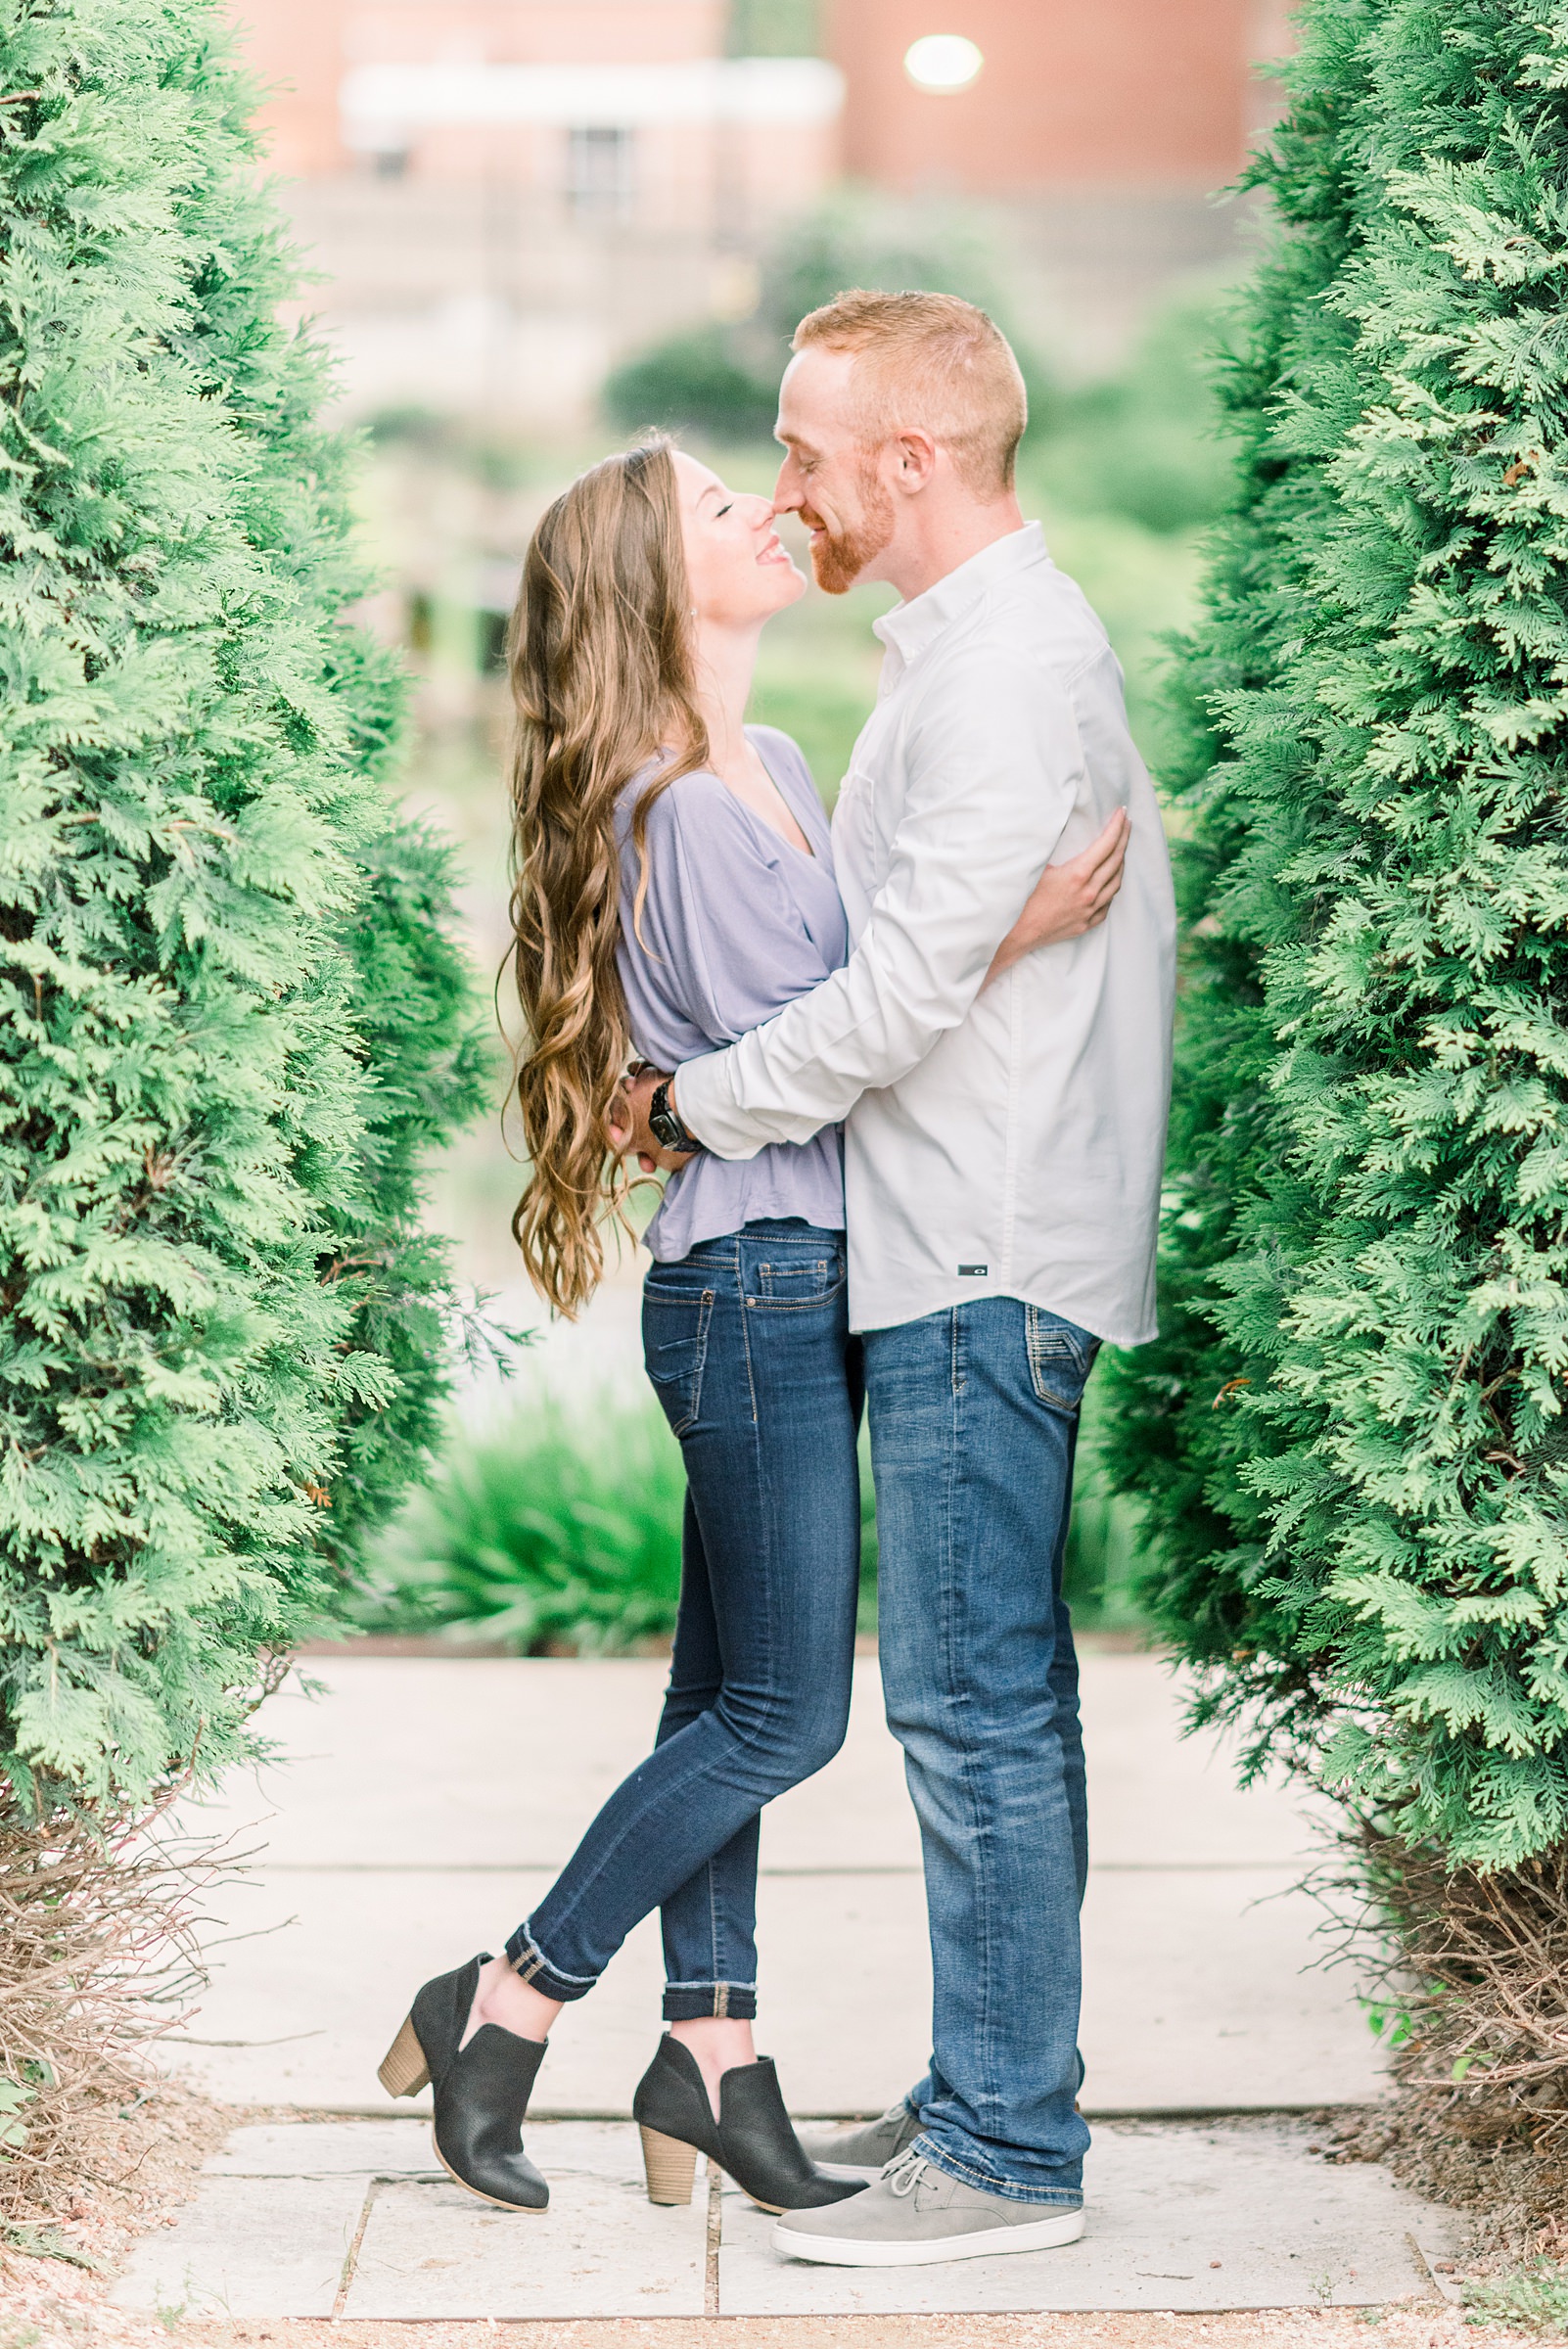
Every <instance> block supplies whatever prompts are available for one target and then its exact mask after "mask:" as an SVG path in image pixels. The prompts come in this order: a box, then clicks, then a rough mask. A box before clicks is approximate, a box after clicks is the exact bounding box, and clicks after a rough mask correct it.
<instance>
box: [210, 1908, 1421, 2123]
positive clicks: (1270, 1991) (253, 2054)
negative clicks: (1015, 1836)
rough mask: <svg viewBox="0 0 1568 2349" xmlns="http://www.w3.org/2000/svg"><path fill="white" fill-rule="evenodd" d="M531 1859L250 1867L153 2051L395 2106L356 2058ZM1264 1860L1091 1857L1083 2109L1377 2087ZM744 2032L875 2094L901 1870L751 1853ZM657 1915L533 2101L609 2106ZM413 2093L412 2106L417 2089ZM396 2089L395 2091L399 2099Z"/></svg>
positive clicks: (911, 1958) (898, 1938) (916, 2012)
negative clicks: (357, 1867)
mask: <svg viewBox="0 0 1568 2349" xmlns="http://www.w3.org/2000/svg"><path fill="white" fill-rule="evenodd" d="M548 1881H549V1879H548V1878H547V1877H546V1876H544V1875H542V1874H528V1875H524V1874H518V1875H515V1876H500V1875H497V1876H488V1875H445V1874H438V1873H436V1872H434V1871H433V1872H430V1873H426V1872H424V1871H415V1872H412V1873H409V1874H405V1875H396V1876H368V1877H356V1876H332V1875H322V1876H302V1877H301V1876H295V1877H274V1876H270V1875H265V1876H261V1877H259V1878H256V1879H254V1880H253V1881H252V1882H251V1883H249V1884H241V1885H237V1886H234V1887H232V1888H229V1889H228V1890H227V1891H226V1892H225V1894H224V1896H223V1898H222V1901H221V1903H219V1904H217V1907H218V1908H219V1910H220V1911H221V1912H222V1914H223V1918H224V1927H225V1930H226V1931H228V1932H232V1933H235V1934H237V1935H240V1936H241V1938H239V1939H236V1940H234V1941H232V1942H223V1943H221V1944H220V1945H219V1946H218V1947H217V1948H216V1950H215V1952H214V1964H213V1974H212V1984H211V1988H210V1990H209V1991H208V1996H207V1998H206V2000H205V2001H204V2004H203V2006H202V2009H201V2012H200V2013H199V2014H198V2015H197V2016H195V2017H194V2018H192V2019H191V2020H189V2021H188V2022H187V2023H186V2024H185V2025H184V2026H183V2028H182V2031H181V2034H180V2042H181V2044H178V2045H176V2044H174V2043H172V2042H170V2043H165V2046H166V2050H167V2052H166V2057H165V2059H166V2060H167V2061H169V2062H170V2063H172V2064H175V2065H177V2067H178V2068H179V2069H180V2070H181V2071H183V2072H184V2073H185V2074H186V2075H187V2076H188V2077H190V2078H193V2079H194V2080H196V2081H197V2082H199V2083H200V2084H201V2085H202V2086H204V2087H205V2088H206V2089H207V2090H208V2092H209V2093H211V2094H212V2095H215V2096H219V2097H221V2098H223V2099H225V2100H226V2101H230V2102H235V2103H255V2104H299V2105H305V2106H309V2107H312V2108H314V2109H316V2110H322V2109H325V2110H332V2109H334V2108H338V2109H346V2110H348V2111H358V2112H365V2111H378V2110H384V2111H386V2112H387V2114H388V2117H389V2118H391V2117H392V2114H393V2113H394V2112H395V2111H397V2110H398V2109H399V2108H398V2107H395V2106H393V2105H392V2104H391V2103H390V2102H389V2101H388V2100H387V2099H385V2098H384V2097H383V2096H382V2092H381V2089H380V2087H379V2085H378V2083H377V2080H376V2077H375V2071H376V2065H377V2063H378V2062H379V2061H380V2059H381V2056H382V2055H383V2053H384V2052H385V2050H386V2048H387V2045H388V2043H389V2041H390V2040H391V2038H392V2033H393V2032H394V2031H395V2029H396V2027H397V2024H398V2022H399V2021H400V2020H401V2017H402V2015H403V2013H404V2011H405V2010H406V2007H407V2004H408V2000H409V1997H410V1995H411V1993H412V1992H413V1990H414V1989H415V1988H416V1987H417V1985H418V1984H419V1983H420V1982H421V1981H423V1980H425V1979H426V1978H427V1976H429V1975H431V1974H434V1973H438V1972H440V1971H443V1970H444V1969H445V1968H446V1967H447V1966H450V1965H451V1964H453V1963H454V1962H456V1961H457V1960H458V1959H459V1958H461V1957H465V1956H467V1955H468V1954H469V1953H470V1952H472V1951H474V1950H477V1949H482V1948H483V1949H498V1948H499V1947H500V1944H501V1941H502V1939H504V1937H505V1935H506V1933H507V1932H509V1931H510V1929H511V1927H512V1925H513V1924H515V1923H516V1922H517V1921H518V1919H519V1918H520V1917H522V1916H524V1915H525V1914H526V1913H527V1911H528V1910H529V1908H530V1906H531V1904H532V1903H533V1902H534V1901H536V1900H537V1899H538V1897H539V1895H540V1894H541V1893H542V1892H543V1891H544V1890H545V1887H546V1885H547V1883H548ZM1291 1886H1292V1870H1291V1869H1290V1867H1288V1866H1287V1867H1284V1868H1274V1869H1267V1868H1257V1869H1213V1870H1197V1871H1187V1872H1183V1873H1179V1874H1172V1875H1158V1874H1142V1873H1127V1874H1118V1873H1115V1872H1107V1873H1104V1874H1098V1875H1095V1876H1093V1877H1092V1878H1091V1881H1090V1889H1089V1898H1088V1903H1087V1906H1086V1909H1085V1912H1084V2025H1083V2046H1084V2061H1085V2063H1086V2065H1087V2067H1088V2077H1087V2080H1086V2082H1085V2086H1084V2105H1085V2109H1086V2110H1090V2111H1094V2110H1099V2111H1111V2112H1137V2111H1145V2112H1161V2111H1166V2112H1169V2111H1206V2110H1207V2111H1216V2110H1259V2109H1268V2108H1271V2107H1277V2106H1281V2105H1298V2106H1301V2105H1314V2104H1328V2103H1355V2102H1360V2101H1364V2100H1367V2099H1370V2098H1372V2097H1374V2096H1378V2095H1380V2094H1382V2093H1384V2088H1385V2080H1384V2074H1383V2071H1382V2066H1381V2058H1380V2055H1379V2050H1378V2049H1377V2046H1376V2043H1375V2042H1374V2040H1373V2039H1372V2036H1371V2034H1370V2032H1369V2031H1368V2030H1367V2028H1366V2026H1365V2023H1364V2021H1363V2019H1362V2016H1361V2013H1360V2008H1359V2007H1358V2006H1357V2004H1355V2001H1354V1998H1353V1996H1352V1995H1351V1994H1352V1985H1351V1983H1350V1982H1349V1980H1348V1979H1347V1977H1346V1976H1345V1974H1344V1973H1343V1971H1341V1970H1334V1971H1324V1970H1323V1969H1322V1968H1321V1967H1314V1966H1313V1965H1312V1962H1311V1961H1312V1959H1313V1957H1314V1954H1315V1951H1316V1948H1317V1946H1318V1945H1317V1944H1316V1943H1315V1942H1314V1933H1315V1931H1316V1927H1317V1925H1318V1922H1319V1912H1318V1911H1317V1910H1316V1908H1315V1907H1314V1904H1313V1903H1312V1901H1311V1900H1309V1899H1308V1897H1307V1896H1306V1895H1305V1894H1303V1893H1301V1892H1297V1891H1294V1890H1292V1889H1291ZM758 1917H759V1945H760V1949H761V1984H762V2005H761V2017H762V2019H761V2045H762V2046H763V2047H764V2048H765V2050H766V2051H767V2052H768V2053H770V2054H772V2055H773V2056H775V2057H776V2058H777V2060H778V2064H779V2068H780V2073H781V2076H782V2079H783V2082H784V2087H785V2093H786V2095H787V2096H788V2097H789V2098H790V2101H791V2104H792V2105H793V2107H794V2109H795V2110H796V2111H798V2112H809V2113H843V2112H864V2111H880V2110H881V2109H882V2107H883V2106H884V2105H885V2104H887V2103H888V2102H889V2101H890V2100H891V2098H892V2097H893V2096H896V2095H897V2094H898V2093H899V2090H900V2089H902V2088H905V2087H907V2086H908V2085H909V2083H910V2082H911V2081H912V2080H914V2079H916V2078H917V2077H918V2076H919V2073H920V2072H921V2071H922V2070H923V2068H924V2065H925V2060H926V2053H927V2050H928V2048H929V2045H930V2031H931V1987H930V1981H931V1977H930V1962H929V1957H928V1948H927V1940H926V1923H925V1900H924V1890H923V1887H922V1883H921V1879H920V1878H919V1876H918V1875H882V1876H871V1875H867V1876H840V1875H821V1876H790V1877H764V1878H763V1880H762V1882H761V1886H760V1888H759V1901H758ZM661 1984H662V1965H661V1958H660V1949H659V1936H658V1928H657V1924H656V1922H655V1920H653V1919H648V1920H645V1922H644V1923H643V1924H641V1925H639V1926H638V1928H637V1930H636V1931H635V1932H634V1933H633V1934H632V1936H631V1937H630V1939H629V1940H628V1942H627V1943H626V1946H625V1948H624V1949H623V1951H622V1952H621V1954H620V1956H619V1957H617V1958H616V1960H615V1962H614V1964H613V1965H612V1966H611V1968H610V1970H609V1972H608V1974H607V1975H606V1977H605V1979H604V1981H603V1983H602V1984H601V1985H600V1987H599V1988H598V1989H597V1990H596V1991H594V1993H593V1994H592V1996H591V1997H590V1998H589V1999H587V2000H585V2001H584V2002H583V2003H582V2004H581V2005H580V2006H577V2007H576V2008H575V2009H573V2010H572V2011H570V2012H568V2013H567V2014H565V2015H563V2017H562V2018H561V2021H560V2022H559V2024H558V2025H557V2026H556V2029H555V2031H554V2033H553V2034H552V2038H551V2046H550V2053H549V2056H548V2058H547V2060H546V2063H545V2066H544V2069H543V2071H542V2072H541V2074H540V2076H539V2085H538V2090H537V2101H536V2109H537V2110H538V2111H540V2112H541V2113H544V2114H552V2113H554V2114H561V2113H568V2114H574V2113H576V2114H587V2115H598V2114H605V2115H612V2114H622V2113H626V2112H628V2111H629V2110H630V2101H631V2092H632V2089H633V2088H634V2087H635V2085H636V2083H637V2081H638V2079H639V2078H640V2077H641V2075H642V2073H643V2071H644V2069H645V2068H646V2066H647V2064H648V2062H649V2059H650V2057H651V2056H652V2053H653V2050H654V2046H655V2044H656V2042H657V2039H658V2036H659V2031H660V2027H661V2026H660V2021H659V2007H660V1989H661ZM413 2108H414V2109H416V2110H422V2109H428V2098H424V2099H421V2100H420V2101H419V2102H418V2103H417V2104H416V2105H415V2106H414V2107H413ZM401 2109H402V2110H404V2111H406V2110H408V2109H409V2106H407V2105H404V2106H403V2107H401Z"/></svg>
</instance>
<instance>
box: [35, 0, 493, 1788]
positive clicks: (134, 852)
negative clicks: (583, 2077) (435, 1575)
mask: <svg viewBox="0 0 1568 2349" xmlns="http://www.w3.org/2000/svg"><path fill="white" fill-rule="evenodd" d="M253 105H254V91H253V90H252V89H251V87H250V86H249V84H248V82H247V81H246V79H245V77H244V76H243V74H242V73H241V72H240V71H239V69H238V68H237V66H236V63H235V60H234V57H233V54H232V50H231V46H230V39H229V35H228V33H227V31H226V29H225V28H224V23H223V19H222V17H221V15H220V13H219V12H218V10H217V9H216V8H215V7H214V6H212V5H210V4H209V0H170V4H169V5H160V0H18V4H17V5H14V6H13V7H11V8H10V9H8V10H7V11H6V12H5V15H4V19H3V23H0V542H3V546H0V551H3V556H4V563H3V568H0V597H3V607H0V696H3V701H4V708H3V713H0V795H3V796H0V957H3V959H0V1438H3V1455H0V1773H4V1775H5V1776H6V1777H7V1778H8V1779H9V1781H10V1785H11V1788H12V1792H13V1799H15V1800H17V1801H20V1802H21V1803H22V1804H23V1807H24V1808H26V1807H30V1808H32V1809H33V1810H34V1811H36V1810H37V1809H39V1808H41V1807H44V1806H47V1804H48V1803H49V1801H50V1800H51V1799H52V1798H53V1797H54V1796H56V1795H58V1794H59V1793H61V1792H63V1791H66V1790H74V1791H77V1792H79V1793H81V1794H85V1795H89V1796H91V1795H100V1796H102V1795H106V1794H107V1795H109V1796H111V1797H115V1798H117V1797H125V1798H127V1799H134V1798H136V1797H138V1796H140V1795H141V1794H143V1793H145V1791H146V1790H147V1789H148V1787H149V1786H151V1785H152V1784H153V1783H154V1782H156V1781H157V1779H158V1778H159V1776H160V1774H161V1773H163V1772H164V1771H165V1770H166V1769H167V1767H168V1766H170V1765H171V1764H174V1763H179V1762H181V1761H183V1760H186V1759H188V1758H189V1757H191V1756H192V1755H195V1756H196V1757H197V1759H198V1763H199V1766H201V1767H203V1768H205V1769H207V1770H211V1769H214V1768H215V1767H216V1766H218V1765H219V1764H220V1763H222V1762H223V1760H224V1759H225V1758H226V1757H227V1756H229V1755H230V1754H231V1753H232V1752H233V1751H234V1750H235V1748H236V1745H237V1742H238V1740H239V1738H240V1736H241V1734H242V1731H241V1724H242V1722H243V1718H244V1713H245V1709H246V1705H247V1701H248V1691H250V1690H251V1689H252V1688H253V1687H254V1682H255V1679H256V1659H257V1654H258V1651H260V1650H263V1649H270V1648H277V1647H279V1646H284V1645H287V1643H288V1642H289V1641H290V1639H291V1638H292V1637H293V1636H295V1635H297V1634H298V1632H299V1631H300V1628H301V1626H303V1625H305V1624H307V1623H308V1622H310V1621H311V1620H313V1619H315V1618H317V1617H319V1616H320V1615H321V1613H322V1612H323V1611H324V1610H329V1609H330V1607H331V1605H332V1603H333V1592H334V1589H335V1588H336V1587H337V1586H338V1585H339V1584H340V1583H341V1581H342V1579H343V1578H344V1576H345V1574H346V1572H347V1570H348V1569H349V1568H350V1567H351V1565H352V1561H353V1559H354V1556H355V1554H356V1552H357V1548H358V1545H359V1543H361V1542H362V1540H363V1538H364V1535H365V1534H366V1532H367V1531H368V1530H369V1529H370V1528H372V1527H374V1526H375V1525H377V1524H379V1523H380V1522H381V1521H382V1520H383V1519H384V1518H385V1517H386V1516H387V1515H388V1514H389V1513H390V1511H391V1509H392V1506H393V1505H394V1504H395V1502H396V1500H397V1498H398V1497H399V1495H400V1493H401V1492H402V1490H403V1489H404V1487H405V1486H406V1484H407V1482H408V1480H409V1477H410V1475H411V1473H412V1472H413V1471H414V1469H415V1468H416V1466H417V1465H418V1463H419V1461H420V1459H421V1457H422V1455H423V1451H424V1448H425V1446H426V1445H427V1443H428V1440H429V1437H430V1435H431V1432H432V1418H433V1411H434V1408H435V1405H436V1403H437V1402H438V1396H439V1392H440V1386H441V1373H440V1360H441V1331H440V1313H441V1309H442V1306H443V1304H444V1303H445V1302H446V1298H447V1290H448V1275H447V1267H446V1264H445V1261H444V1257H443V1255H442V1252H441V1250H440V1248H439V1247H438V1245H437V1244H435V1243H434V1242H432V1241H431V1240H429V1239H427V1238H426V1237H424V1236H423V1235H422V1233H421V1231H420V1228H419V1213H418V1206H419V1202H418V1177H417V1169H418V1162H419V1157H420V1153H421V1151H422V1150H423V1149H425V1148H426V1147H427V1146H428V1145H429V1144H430V1143H432V1142H434V1141H437V1140H438V1139H439V1138H440V1137H441V1136H442V1135H443V1134H445V1133H446V1132H447V1131H449V1130H450V1128H452V1126H453V1124H454V1123H455V1122H456V1121H457V1120H458V1119H459V1118H461V1117H462V1116H464V1115H466V1114H467V1112H468V1111H469V1110H470V1108H471V1107H472V1106H473V1105H474V1103H475V1097H476V1092H477V1089H478V1085H479V1082H480V1073H481V1072H480V1061H479V1047H478V1044H477V1042H476V1037H475V1033H474V1029H473V1023H472V1017H471V1006H470V999H469V993H468V983H467V979H466V976H465V972H464V968H463V965H462V962H461V959H460V957H459V955H458V953H457V950H456V948H455V947H454V945H453V944H451V943H450V940H449V938H448V936H447V935H446V930H445V924H446V920H447V882H446V876H445V873H444V870H443V864H442V854H441V852H440V850H439V849H438V847H437V846H436V844H434V843H433V842H432V841H430V840H429V839H427V838H425V837H424V836H423V835H421V834H420V833H418V832H417V831H411V830H409V829H407V828H403V827H400V826H399V825H398V824H397V823H395V822H394V821H393V819H392V812H391V802H390V800H389V799H388V797H387V795H386V788H385V786H386V780H387V773H388V768H389V764H390V761H391V759H392V751H393V746H394V738H395V732H396V726H397V716H398V711H397V704H398V692H397V686H396V681H395V676H394V674H393V673H392V668H391V667H390V665H389V663H388V661H387V659H386V658H385V657H384V656H383V655H382V654H381V653H379V652H378V651H377V650H376V649H375V648H374V647H373V646H372V645H371V644H370V642H369V641H368V640H367V638H366V637H365V636H364V635H363V634H362V633H361V632H360V631H359V630H358V629H357V628H355V627H353V626H352V625H349V624H346V619H345V615H346V609H347V607H348V606H349V605H350V604H351V603H352V601H353V600H354V599H355V598H356V597H357V596H359V595H360V594H361V593H362V592H363V590H364V586H365V584H366V582H365V580H364V578H363V576H362V575H361V572H360V568H359V565H358V562H357V559H356V557H355V555H354V553H353V551H352V546H351V530H350V515H349V511H348V506H347V503H346V449H345V445H344V443H343V442H342V441H341V440H340V439H339V438H336V437H335V436H334V435H332V434H331V433H328V432H325V431H323V430H322V428H321V427H320V425H319V424H318V423H317V422H316V420H315V419H316V414H317V410H318V407H319V404H320V402H321V399H322V395H323V391H324V366H323V357H322V353H321V350H320V348H319V347H318V346H317V345H316V344H315V343H314V342H313V341H312V339H311V337H310V335H309V334H308V333H307V332H300V331H298V330H296V329H294V328H292V327H290V326H289V325H287V324H285V323H283V322H282V320H281V318H280V305H282V304H285V303H287V302H288V300H289V299H290V298H291V297H292V295H293V294H294V292H295V290H296V289H295V278H294V272H293V267H292V263H291V261H290V258H289V255H288V253H287V250H286V248H285V245H284V243H283V240H282V236H281V231H280V223H279V218H278V215H277V212H276V209H275V207H274V205H273V203H272V201H271V199H270V198H269V196H268V195H267V193H266V192H265V190H264V187H263V186H262V185H261V184H260V182H259V181H258V179H257V176H256V160H257V159H256V153H255V149H254V142H253V139H252V136H251V133H250V130H249V128H248V116H249V114H250V112H251V110H252V107H253Z"/></svg>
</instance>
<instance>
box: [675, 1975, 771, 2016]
mask: <svg viewBox="0 0 1568 2349" xmlns="http://www.w3.org/2000/svg"><path fill="white" fill-rule="evenodd" d="M665 2020H666V2022H667V2023H702V2022H709V2021H713V2020H717V2021H719V2022H723V2021H726V2020H727V2021H729V2022H732V2023H755V2022H756V2020H757V1985H756V1983H755V1982H667V1983H666V1984H665Z"/></svg>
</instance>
